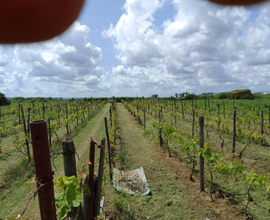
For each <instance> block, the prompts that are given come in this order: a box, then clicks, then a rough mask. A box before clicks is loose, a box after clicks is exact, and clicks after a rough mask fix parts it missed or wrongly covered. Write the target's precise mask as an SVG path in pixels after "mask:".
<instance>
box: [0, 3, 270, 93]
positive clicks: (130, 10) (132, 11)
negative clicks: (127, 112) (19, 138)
mask: <svg viewBox="0 0 270 220" xmlns="http://www.w3.org/2000/svg"><path fill="white" fill-rule="evenodd" d="M234 89H250V90H251V91H252V92H262V91H270V2H269V3H266V4H261V5H257V6H253V7H225V6H218V5H215V4H212V3H209V2H208V1H205V0H151V1H145V0H126V1H125V0H115V1H112V0H102V1H100V0H86V4H85V6H84V8H83V11H82V12H81V14H80V16H79V18H78V19H77V21H76V22H74V24H73V25H72V26H71V27H70V28H69V29H68V30H67V31H66V32H65V33H64V34H62V35H61V36H58V37H56V38H54V39H51V40H49V41H45V42H39V43H34V44H24V45H0V92H2V93H4V94H5V95H6V97H17V96H23V97H74V98H83V97H112V96H116V97H126V96H130V97H136V96H137V97H142V96H144V97H150V96H151V95H153V94H158V95H159V96H160V97H168V96H174V95H175V94H176V93H178V94H179V93H183V92H189V93H195V94H201V93H205V92H214V93H220V92H226V91H231V90H234Z"/></svg>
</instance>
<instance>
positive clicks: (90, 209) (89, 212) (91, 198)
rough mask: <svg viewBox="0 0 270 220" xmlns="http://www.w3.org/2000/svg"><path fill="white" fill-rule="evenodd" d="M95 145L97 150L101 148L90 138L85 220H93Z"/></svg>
mask: <svg viewBox="0 0 270 220" xmlns="http://www.w3.org/2000/svg"><path fill="white" fill-rule="evenodd" d="M95 145H97V146H98V147H99V148H100V147H101V145H100V144H98V142H97V141H96V139H95V138H94V137H91V141H90V164H89V184H88V186H89V188H90V191H91V195H90V196H89V198H88V210H87V220H93V218H94V198H95V191H94V167H95Z"/></svg>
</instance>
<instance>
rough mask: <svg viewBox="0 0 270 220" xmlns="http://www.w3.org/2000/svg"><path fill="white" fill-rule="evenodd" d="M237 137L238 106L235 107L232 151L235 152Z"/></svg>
mask: <svg viewBox="0 0 270 220" xmlns="http://www.w3.org/2000/svg"><path fill="white" fill-rule="evenodd" d="M235 137H236V106H234V107H233V140H232V141H233V143H232V153H235Z"/></svg>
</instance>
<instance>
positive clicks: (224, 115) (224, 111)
mask: <svg viewBox="0 0 270 220" xmlns="http://www.w3.org/2000/svg"><path fill="white" fill-rule="evenodd" d="M223 116H224V118H226V117H225V116H226V115H225V102H224V100H223Z"/></svg>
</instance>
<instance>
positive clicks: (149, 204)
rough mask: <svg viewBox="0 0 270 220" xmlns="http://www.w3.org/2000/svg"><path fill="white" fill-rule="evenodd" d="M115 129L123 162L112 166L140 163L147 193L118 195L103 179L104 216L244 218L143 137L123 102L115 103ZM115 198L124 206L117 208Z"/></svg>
mask: <svg viewBox="0 0 270 220" xmlns="http://www.w3.org/2000/svg"><path fill="white" fill-rule="evenodd" d="M117 128H118V130H117V136H118V139H117V140H118V141H117V143H118V144H117V153H120V152H121V153H122V155H123V156H124V158H125V164H124V165H123V164H122V165H120V163H116V167H117V168H120V167H121V166H122V168H123V169H124V170H133V169H137V168H139V167H141V166H142V167H143V168H144V171H145V174H146V178H147V181H148V183H149V185H150V188H151V194H150V195H147V196H144V197H139V196H133V197H128V196H124V197H123V196H122V198H121V197H120V196H121V194H119V193H117V192H116V191H115V190H114V188H113V187H112V184H111V183H110V182H109V181H107V184H106V185H105V191H106V196H105V204H104V212H105V218H106V219H194V220H195V219H196V220H197V219H202V220H203V219H210V220H214V219H217V220H223V219H224V220H225V219H226V220H230V219H231V220H238V219H239V220H240V219H245V217H244V216H243V214H240V213H239V212H238V211H237V210H235V209H234V208H233V207H232V206H231V205H230V204H229V202H228V201H227V200H226V198H225V197H224V196H223V194H222V192H220V193H219V192H217V193H216V194H215V195H214V198H215V201H214V202H212V201H211V199H210V196H209V195H208V193H207V192H202V193H201V192H200V190H199V189H200V187H199V178H198V175H195V177H194V180H195V181H194V182H191V181H190V180H189V175H190V170H189V168H187V167H186V166H185V165H184V164H183V163H182V162H180V161H179V159H177V158H176V157H174V156H173V157H168V153H167V152H164V151H163V150H162V149H160V147H159V145H158V144H157V143H155V142H154V141H153V140H150V139H149V138H146V137H145V136H144V135H143V132H142V131H143V127H141V126H139V125H138V123H137V121H135V119H134V118H133V117H132V116H131V115H130V113H129V112H128V111H127V110H126V109H125V107H124V105H123V104H117ZM205 185H207V184H205ZM206 191H207V189H206ZM119 201H122V203H125V204H126V206H125V204H124V205H123V206H122V207H119ZM124 209H127V210H124Z"/></svg>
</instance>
